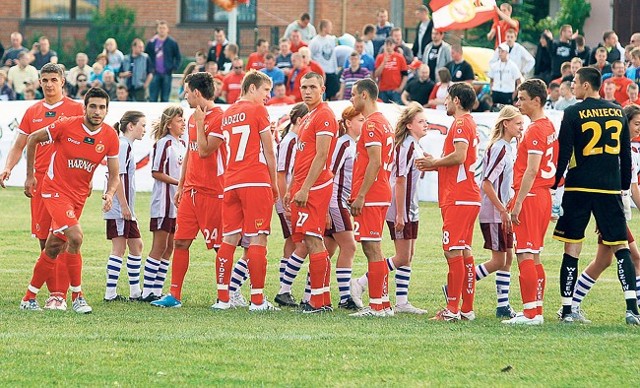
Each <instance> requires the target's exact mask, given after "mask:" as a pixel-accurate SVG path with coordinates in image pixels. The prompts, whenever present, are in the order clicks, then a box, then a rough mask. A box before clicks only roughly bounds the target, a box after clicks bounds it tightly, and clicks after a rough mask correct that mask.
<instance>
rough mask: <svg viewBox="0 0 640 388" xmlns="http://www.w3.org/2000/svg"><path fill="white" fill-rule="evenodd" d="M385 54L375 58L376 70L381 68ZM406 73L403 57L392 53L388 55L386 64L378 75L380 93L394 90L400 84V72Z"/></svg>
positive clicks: (405, 63) (405, 62)
mask: <svg viewBox="0 0 640 388" xmlns="http://www.w3.org/2000/svg"><path fill="white" fill-rule="evenodd" d="M385 55H387V54H384V53H383V54H380V55H378V57H377V58H376V68H378V67H379V66H382V61H383V60H384V56H385ZM406 71H407V61H406V60H405V59H404V55H402V54H400V53H397V52H394V53H392V54H389V58H388V59H387V63H386V64H385V65H384V69H382V74H380V82H379V84H380V91H381V92H386V91H389V90H395V89H398V88H399V87H400V85H401V84H402V72H406Z"/></svg>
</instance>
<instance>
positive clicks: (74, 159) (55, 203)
mask: <svg viewBox="0 0 640 388" xmlns="http://www.w3.org/2000/svg"><path fill="white" fill-rule="evenodd" d="M84 104H85V114H84V115H83V116H76V117H70V118H66V117H65V118H61V119H59V120H58V121H56V122H54V123H52V124H50V125H48V126H46V127H45V128H42V129H39V130H37V131H35V132H33V133H32V134H31V135H29V140H28V143H27V179H26V181H25V183H24V187H25V192H27V193H28V194H29V195H32V194H31V193H32V192H33V190H34V188H35V186H36V184H37V181H36V178H35V176H34V168H33V163H34V160H35V150H36V146H37V144H38V143H41V142H46V141H53V142H54V144H53V150H52V156H51V163H50V165H49V168H48V170H47V173H46V174H45V176H44V179H43V182H42V192H41V195H42V199H43V202H44V205H45V208H46V209H47V211H48V212H49V215H50V216H51V229H52V233H50V234H49V237H48V238H47V242H46V243H45V247H44V249H43V250H42V252H41V253H40V258H39V259H38V261H37V262H36V265H35V267H34V269H33V277H32V278H31V282H30V283H29V287H28V288H27V292H26V294H25V296H24V298H23V299H22V301H21V302H20V308H21V309H24V310H40V307H39V306H38V302H37V301H36V294H37V293H38V291H39V290H40V287H42V285H43V284H44V282H45V281H46V280H47V278H48V277H49V275H50V273H51V272H52V271H53V270H54V267H55V264H56V258H57V257H58V255H59V254H60V252H61V251H62V250H63V249H64V247H65V246H66V259H67V270H68V273H69V281H70V288H71V300H72V307H73V310H74V311H75V312H77V313H80V314H86V313H90V312H91V307H90V306H89V305H88V304H87V302H86V300H85V299H84V297H83V294H82V288H81V283H82V256H81V254H80V247H81V246H82V240H83V234H82V228H81V227H80V224H79V223H78V219H79V218H80V214H81V213H82V209H83V207H84V203H85V201H86V200H87V197H88V196H89V193H90V191H91V188H90V184H91V179H92V178H93V174H94V173H95V171H96V167H97V166H98V165H99V164H100V162H102V160H103V159H104V158H105V157H106V158H107V167H108V170H109V180H108V184H107V190H106V192H105V194H104V195H103V199H104V205H103V210H105V211H107V210H109V209H110V208H111V204H112V200H113V195H114V193H115V192H116V189H117V187H118V185H119V184H120V177H119V169H118V152H119V150H120V142H119V140H118V135H117V134H116V131H115V129H113V128H112V127H110V126H108V125H106V124H104V123H103V121H104V118H105V117H106V115H107V110H108V106H109V95H108V94H107V93H106V92H105V91H104V90H102V89H100V88H91V89H89V91H87V93H86V94H85V97H84Z"/></svg>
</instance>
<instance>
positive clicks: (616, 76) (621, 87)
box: [600, 60, 633, 104]
mask: <svg viewBox="0 0 640 388" xmlns="http://www.w3.org/2000/svg"><path fill="white" fill-rule="evenodd" d="M624 70H625V69H624V62H622V61H621V60H617V61H613V63H612V64H611V71H612V76H611V78H609V79H608V80H607V81H611V82H612V83H613V84H614V85H615V90H614V96H613V97H614V98H615V100H616V101H618V102H619V103H620V104H622V103H623V102H625V101H627V100H628V99H629V95H628V94H627V87H628V86H629V84H632V83H633V81H631V80H630V79H629V78H627V77H625V76H624ZM600 96H601V97H602V96H604V91H603V90H602V89H601V90H600Z"/></svg>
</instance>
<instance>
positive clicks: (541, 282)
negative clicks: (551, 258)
mask: <svg viewBox="0 0 640 388" xmlns="http://www.w3.org/2000/svg"><path fill="white" fill-rule="evenodd" d="M536 272H537V274H538V293H537V296H536V299H537V301H538V303H537V304H538V306H537V307H538V311H537V313H538V315H542V301H543V300H544V288H545V287H546V285H547V274H546V273H545V272H544V266H543V265H542V264H536Z"/></svg>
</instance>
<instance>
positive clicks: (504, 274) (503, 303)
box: [492, 240, 516, 319]
mask: <svg viewBox="0 0 640 388" xmlns="http://www.w3.org/2000/svg"><path fill="white" fill-rule="evenodd" d="M511 241H512V243H511V246H510V247H509V248H507V249H506V252H499V253H501V254H504V255H505V257H506V260H505V262H506V264H505V265H504V266H503V267H501V268H500V269H498V270H497V271H496V297H497V302H498V303H497V305H496V318H507V319H508V318H513V317H515V316H516V312H515V311H514V310H513V308H512V307H511V304H510V303H509V290H510V289H511V263H512V262H513V255H514V253H513V240H511ZM492 254H493V252H492Z"/></svg>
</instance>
